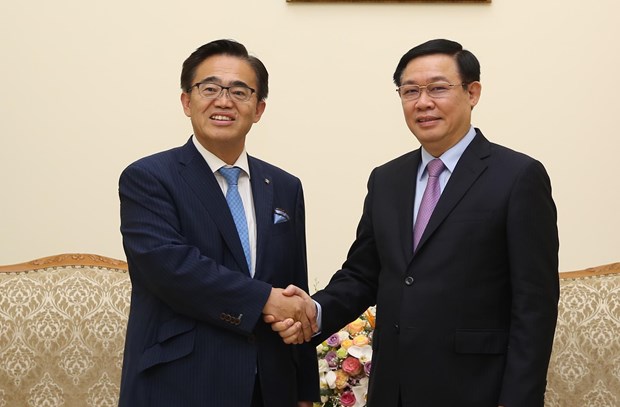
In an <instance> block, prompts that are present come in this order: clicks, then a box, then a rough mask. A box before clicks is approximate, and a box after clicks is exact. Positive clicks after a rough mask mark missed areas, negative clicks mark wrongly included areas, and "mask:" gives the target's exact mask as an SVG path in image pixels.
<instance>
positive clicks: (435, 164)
mask: <svg viewBox="0 0 620 407" xmlns="http://www.w3.org/2000/svg"><path fill="white" fill-rule="evenodd" d="M444 168H446V166H445V165H444V163H443V161H441V160H440V159H439V158H435V159H434V160H431V161H430V162H429V163H428V164H427V165H426V169H427V171H428V176H429V177H438V176H439V175H441V173H442V172H443V170H444Z"/></svg>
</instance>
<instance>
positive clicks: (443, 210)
mask: <svg viewBox="0 0 620 407" xmlns="http://www.w3.org/2000/svg"><path fill="white" fill-rule="evenodd" d="M476 132H477V134H476V137H475V138H474V139H473V140H472V142H471V143H470V145H469V146H468V147H467V148H466V149H465V151H464V152H463V155H462V156H461V158H460V159H459V162H458V163H457V165H456V168H455V169H454V172H453V173H452V175H451V176H450V180H449V181H448V184H447V185H446V187H445V189H444V191H443V193H442V194H441V197H440V198H439V202H437V206H436V207H435V210H434V211H433V214H432V215H431V218H430V220H429V221H428V225H427V226H426V229H425V230H424V234H423V235H422V237H421V239H420V242H419V244H418V250H417V251H419V250H420V248H422V246H424V243H425V242H426V241H427V240H428V239H429V238H430V237H431V236H432V235H433V233H434V232H435V231H436V230H437V228H438V227H439V226H440V225H441V223H442V222H443V221H444V220H445V219H446V217H447V216H448V215H449V214H450V212H452V210H453V209H454V207H455V206H456V205H457V204H458V203H459V201H460V200H461V199H462V198H463V196H464V195H465V193H467V191H468V190H469V189H470V188H471V186H472V185H473V184H474V182H476V180H477V179H478V177H480V175H481V174H482V173H483V172H484V170H485V169H486V168H487V165H486V163H485V162H484V160H483V158H485V157H487V156H488V155H489V154H490V143H489V141H488V140H487V139H486V138H484V136H483V135H482V133H481V132H480V131H479V130H476ZM417 251H416V252H417Z"/></svg>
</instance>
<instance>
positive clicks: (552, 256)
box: [499, 161, 559, 407]
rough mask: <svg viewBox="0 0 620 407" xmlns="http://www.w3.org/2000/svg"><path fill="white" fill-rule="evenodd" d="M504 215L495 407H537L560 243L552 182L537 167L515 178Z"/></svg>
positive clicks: (549, 340)
mask: <svg viewBox="0 0 620 407" xmlns="http://www.w3.org/2000/svg"><path fill="white" fill-rule="evenodd" d="M507 216H508V218H507V229H506V233H507V241H508V251H509V259H508V261H509V268H510V281H511V287H512V308H511V324H510V336H509V343H508V354H507V361H506V368H505V370H504V378H503V385H502V391H501V395H500V400H499V404H500V405H504V406H506V407H513V406H515V407H516V406H540V407H542V405H543V404H542V402H543V398H544V391H545V385H546V373H547V368H548V364H549V357H550V354H551V348H552V344H553V335H554V332H555V325H556V319H557V305H558V300H559V277H558V247H559V242H558V231H557V214H556V208H555V204H554V202H553V199H552V197H551V183H550V181H549V177H548V176H547V173H546V171H545V169H544V167H543V166H542V164H540V163H539V162H537V161H532V163H531V164H530V165H528V166H527V167H526V168H525V169H524V170H523V171H522V173H521V174H520V176H519V177H518V179H517V181H516V183H515V185H514V188H513V190H512V192H511V196H510V200H509V207H508V215H507Z"/></svg>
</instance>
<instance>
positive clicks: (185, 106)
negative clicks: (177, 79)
mask: <svg viewBox="0 0 620 407" xmlns="http://www.w3.org/2000/svg"><path fill="white" fill-rule="evenodd" d="M190 100H191V96H190V94H189V93H187V92H182V93H181V104H182V105H183V112H185V116H187V117H192V110H191V109H190V106H189V104H190Z"/></svg>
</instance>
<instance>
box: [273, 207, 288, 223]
mask: <svg viewBox="0 0 620 407" xmlns="http://www.w3.org/2000/svg"><path fill="white" fill-rule="evenodd" d="M289 219H290V217H289V216H288V213H286V211H285V210H284V209H280V208H276V209H275V210H274V211H273V223H274V225H275V224H278V223H284V222H288V220H289Z"/></svg>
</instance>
